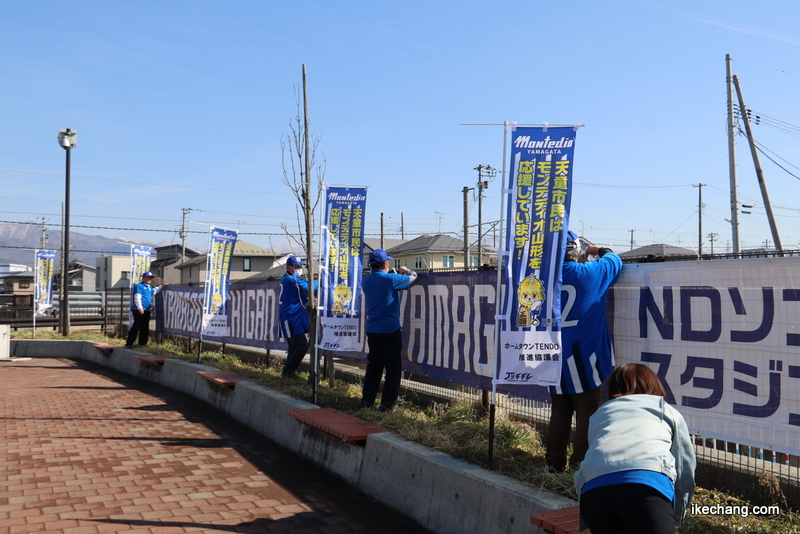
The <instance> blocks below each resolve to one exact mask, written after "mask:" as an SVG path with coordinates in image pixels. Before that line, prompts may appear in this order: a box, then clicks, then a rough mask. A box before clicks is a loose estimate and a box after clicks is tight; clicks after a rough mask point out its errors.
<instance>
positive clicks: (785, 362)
mask: <svg viewBox="0 0 800 534" xmlns="http://www.w3.org/2000/svg"><path fill="white" fill-rule="evenodd" d="M613 296H614V313H613V317H612V320H613V333H614V347H615V352H616V356H617V362H616V364H617V365H620V364H622V363H626V362H641V363H645V364H647V365H649V366H650V367H651V368H652V369H653V370H654V371H656V373H657V374H658V376H659V377H660V378H661V381H662V383H663V384H664V386H665V388H666V389H667V393H668V397H669V399H668V400H669V402H670V403H671V404H674V405H675V406H676V408H677V409H678V410H679V411H680V412H681V414H682V415H683V416H684V418H685V419H686V422H687V423H688V425H689V430H690V432H692V433H698V434H701V435H703V436H708V437H713V438H718V439H723V440H727V441H733V442H736V443H740V444H745V445H751V446H755V447H760V448H766V449H769V448H773V447H774V448H775V450H777V451H780V452H787V453H791V454H800V350H798V347H800V333H799V332H800V329H799V328H798V316H800V258H769V259H749V260H715V261H702V262H674V263H670V262H668V263H643V264H630V265H626V266H625V268H624V269H623V271H622V277H621V280H620V282H619V283H618V284H617V285H616V286H614V288H613Z"/></svg>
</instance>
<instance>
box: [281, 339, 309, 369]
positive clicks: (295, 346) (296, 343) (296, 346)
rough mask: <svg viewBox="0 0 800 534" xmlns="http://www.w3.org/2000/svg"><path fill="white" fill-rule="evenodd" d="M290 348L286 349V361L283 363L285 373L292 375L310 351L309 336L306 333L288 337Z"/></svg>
mask: <svg viewBox="0 0 800 534" xmlns="http://www.w3.org/2000/svg"><path fill="white" fill-rule="evenodd" d="M286 342H287V343H288V344H289V350H287V351H286V363H284V364H283V375H284V376H291V375H293V374H295V372H296V371H297V368H298V367H300V363H301V362H302V361H303V358H305V356H306V353H307V352H308V337H307V336H306V335H305V334H297V335H296V336H292V337H290V338H287V339H286Z"/></svg>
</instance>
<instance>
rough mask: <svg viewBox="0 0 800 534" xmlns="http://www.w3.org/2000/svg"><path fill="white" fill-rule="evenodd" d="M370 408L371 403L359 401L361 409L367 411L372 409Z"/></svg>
mask: <svg viewBox="0 0 800 534" xmlns="http://www.w3.org/2000/svg"><path fill="white" fill-rule="evenodd" d="M372 406H373V403H371V402H367V401H365V400H362V401H361V407H362V408H366V409H369V408H372Z"/></svg>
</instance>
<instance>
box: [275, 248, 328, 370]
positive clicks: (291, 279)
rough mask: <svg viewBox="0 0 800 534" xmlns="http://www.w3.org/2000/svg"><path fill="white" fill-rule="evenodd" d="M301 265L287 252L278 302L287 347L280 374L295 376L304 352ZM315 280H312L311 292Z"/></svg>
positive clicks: (305, 325)
mask: <svg viewBox="0 0 800 534" xmlns="http://www.w3.org/2000/svg"><path fill="white" fill-rule="evenodd" d="M303 265H305V264H304V263H303V262H302V261H300V259H299V258H297V257H295V256H290V257H289V259H288V260H286V273H285V274H284V275H283V277H282V278H281V294H280V298H279V304H278V314H279V316H280V327H281V337H283V338H285V339H286V342H287V343H288V344H289V350H287V351H286V362H285V363H284V365H283V372H282V373H281V376H283V377H285V378H297V368H298V367H299V366H300V362H302V361H303V358H305V355H306V353H307V352H308V331H309V329H310V323H309V320H308V311H307V310H306V306H307V305H308V281H307V280H305V279H303V278H301V276H302V274H303ZM317 284H319V282H318V281H317V280H314V292H315V293H316V291H317Z"/></svg>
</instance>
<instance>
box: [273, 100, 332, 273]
mask: <svg viewBox="0 0 800 534" xmlns="http://www.w3.org/2000/svg"><path fill="white" fill-rule="evenodd" d="M294 91H295V104H296V106H297V114H296V115H295V117H294V118H293V119H291V120H290V121H289V129H290V130H291V133H288V134H286V137H284V138H282V139H281V165H282V166H283V180H282V181H283V183H284V184H285V185H286V186H287V187H288V188H289V189H291V191H292V194H294V196H295V198H296V199H297V205H296V206H295V218H296V220H295V225H294V227H291V226H290V225H289V223H281V229H283V231H284V233H285V234H286V237H287V238H288V239H289V241H290V243H292V244H293V245H297V246H299V247H300V249H301V250H302V251H303V254H304V255H305V256H306V258H307V260H308V261H310V260H311V258H308V244H307V243H306V235H313V229H309V228H306V227H305V222H304V221H305V213H306V211H307V210H308V211H310V213H311V215H312V217H311V218H312V220H313V215H314V213H315V211H316V208H317V206H318V205H319V201H320V199H321V198H322V183H323V181H324V179H325V170H326V165H327V161H326V159H325V155H324V154H322V153H321V154H320V160H321V161H320V162H319V163H318V161H317V151H318V150H319V142H320V137H319V135H317V134H313V133H311V132H308V133H309V136H308V138H309V150H308V159H309V161H308V165H307V166H306V161H305V159H306V131H305V124H304V121H303V109H302V107H301V97H302V95H301V94H300V89H299V88H298V87H297V86H295V88H294ZM306 168H308V169H311V172H313V173H314V174H315V180H314V181H315V184H316V186H317V191H316V195H315V197H314V199H313V202H311V201H310V199H309V201H308V202H307V201H306V198H305V195H304V191H305V185H306ZM308 230H312V231H311V232H309V231H308ZM292 248H294V247H292Z"/></svg>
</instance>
